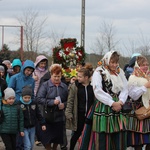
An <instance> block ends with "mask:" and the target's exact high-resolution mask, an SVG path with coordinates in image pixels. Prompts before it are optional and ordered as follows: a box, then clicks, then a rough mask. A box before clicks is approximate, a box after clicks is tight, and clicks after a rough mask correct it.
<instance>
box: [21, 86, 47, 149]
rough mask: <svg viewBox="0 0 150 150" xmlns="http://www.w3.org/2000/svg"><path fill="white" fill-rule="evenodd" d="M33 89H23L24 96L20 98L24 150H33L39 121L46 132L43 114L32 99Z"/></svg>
mask: <svg viewBox="0 0 150 150" xmlns="http://www.w3.org/2000/svg"><path fill="white" fill-rule="evenodd" d="M31 96H32V88H31V87H30V86H25V87H23V89H22V96H21V97H20V102H21V108H22V110H23V114H24V137H23V143H24V150H31V149H33V146H34V137H35V125H36V120H37V119H38V120H39V122H40V125H41V126H42V130H46V126H45V119H44V118H43V117H42V115H41V112H40V110H39V108H38V106H37V104H36V103H35V102H33V101H32V99H31Z"/></svg>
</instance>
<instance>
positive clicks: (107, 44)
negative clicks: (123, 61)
mask: <svg viewBox="0 0 150 150" xmlns="http://www.w3.org/2000/svg"><path fill="white" fill-rule="evenodd" d="M115 33H116V29H115V27H114V25H113V23H107V22H106V21H102V22H101V25H100V27H99V32H98V36H97V38H96V44H95V45H96V47H97V48H96V49H98V52H99V54H100V55H103V54H104V52H107V51H111V50H113V49H115V48H116V45H117V44H118V42H119V41H117V40H115Z"/></svg>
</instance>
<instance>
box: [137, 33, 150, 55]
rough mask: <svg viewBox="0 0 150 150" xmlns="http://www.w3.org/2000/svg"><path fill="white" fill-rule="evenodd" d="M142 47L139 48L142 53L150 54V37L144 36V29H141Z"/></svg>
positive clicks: (140, 40)
mask: <svg viewBox="0 0 150 150" xmlns="http://www.w3.org/2000/svg"><path fill="white" fill-rule="evenodd" d="M139 43H140V45H141V46H140V47H139V48H138V49H139V51H140V53H141V54H143V55H145V56H147V55H149V54H150V39H149V38H148V37H146V36H144V34H143V32H142V30H140V38H139Z"/></svg>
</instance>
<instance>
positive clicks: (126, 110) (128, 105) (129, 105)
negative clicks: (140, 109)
mask: <svg viewBox="0 0 150 150" xmlns="http://www.w3.org/2000/svg"><path fill="white" fill-rule="evenodd" d="M132 110H133V108H132V99H130V98H129V97H128V99H127V101H126V102H125V103H124V104H123V106H122V112H123V113H129V112H130V111H132Z"/></svg>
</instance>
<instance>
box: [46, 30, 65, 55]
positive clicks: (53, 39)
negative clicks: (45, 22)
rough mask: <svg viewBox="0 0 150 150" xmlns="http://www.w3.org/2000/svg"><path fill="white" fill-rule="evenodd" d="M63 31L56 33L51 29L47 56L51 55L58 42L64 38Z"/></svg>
mask: <svg viewBox="0 0 150 150" xmlns="http://www.w3.org/2000/svg"><path fill="white" fill-rule="evenodd" d="M64 35H65V31H64V32H62V33H58V32H57V31H55V29H52V28H51V32H50V34H49V35H48V41H49V42H48V43H49V45H48V49H49V55H52V49H53V48H54V47H56V46H59V43H60V40H61V39H62V38H64Z"/></svg>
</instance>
